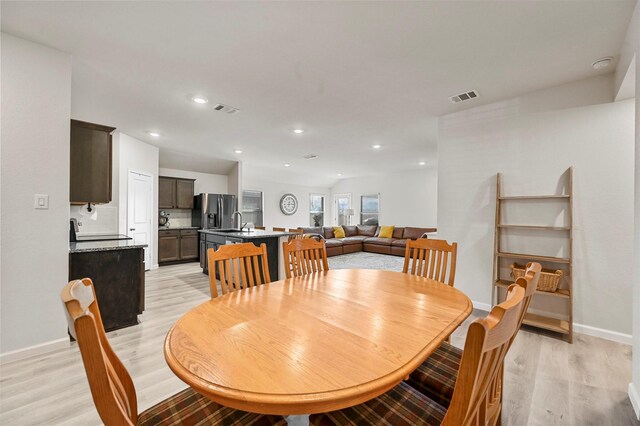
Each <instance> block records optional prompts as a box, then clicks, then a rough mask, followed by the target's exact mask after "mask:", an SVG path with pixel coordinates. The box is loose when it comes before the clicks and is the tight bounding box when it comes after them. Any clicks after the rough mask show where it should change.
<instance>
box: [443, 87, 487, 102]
mask: <svg viewBox="0 0 640 426" xmlns="http://www.w3.org/2000/svg"><path fill="white" fill-rule="evenodd" d="M478 96H480V95H478V91H477V90H472V91H470V92H464V93H460V94H459V95H455V96H451V97H450V98H449V99H451V102H453V103H454V104H457V103H458V102H464V101H468V100H471V99H475V98H477V97H478Z"/></svg>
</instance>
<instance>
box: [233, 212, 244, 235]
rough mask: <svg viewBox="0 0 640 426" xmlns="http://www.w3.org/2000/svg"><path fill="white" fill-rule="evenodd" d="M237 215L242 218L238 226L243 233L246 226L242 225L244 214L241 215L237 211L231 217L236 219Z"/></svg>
mask: <svg viewBox="0 0 640 426" xmlns="http://www.w3.org/2000/svg"><path fill="white" fill-rule="evenodd" d="M236 215H238V216H240V222H239V223H238V225H239V226H240V232H242V229H243V228H244V225H243V224H242V213H240V212H239V211H235V212H233V214H232V215H231V217H234V218H235V216H236Z"/></svg>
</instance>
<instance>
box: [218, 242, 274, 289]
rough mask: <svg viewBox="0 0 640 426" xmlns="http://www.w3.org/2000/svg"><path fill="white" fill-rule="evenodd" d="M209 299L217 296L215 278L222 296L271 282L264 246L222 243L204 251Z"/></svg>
mask: <svg viewBox="0 0 640 426" xmlns="http://www.w3.org/2000/svg"><path fill="white" fill-rule="evenodd" d="M207 259H208V261H209V287H210V288H211V297H212V298H214V297H218V285H217V281H216V276H218V277H219V278H220V289H221V290H222V294H227V293H229V292H231V291H235V290H240V289H243V288H248V287H254V286H257V285H260V284H266V283H270V282H271V277H270V276H269V265H268V260H267V246H266V244H264V243H262V244H260V247H258V246H256V245H254V244H253V243H241V244H226V245H222V246H220V247H218V250H214V249H213V248H210V249H209V250H207Z"/></svg>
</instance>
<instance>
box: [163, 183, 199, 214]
mask: <svg viewBox="0 0 640 426" xmlns="http://www.w3.org/2000/svg"><path fill="white" fill-rule="evenodd" d="M193 182H194V179H182V178H174V177H167V176H160V179H159V181H158V208H160V209H192V208H193Z"/></svg>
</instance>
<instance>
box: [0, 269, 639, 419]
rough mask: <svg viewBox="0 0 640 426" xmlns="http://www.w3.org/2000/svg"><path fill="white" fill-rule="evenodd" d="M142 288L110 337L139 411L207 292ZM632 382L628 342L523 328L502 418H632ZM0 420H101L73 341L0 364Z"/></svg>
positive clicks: (163, 393)
mask: <svg viewBox="0 0 640 426" xmlns="http://www.w3.org/2000/svg"><path fill="white" fill-rule="evenodd" d="M329 260H330V261H331V259H329ZM61 286H62V284H61ZM146 290H147V295H146V311H145V313H144V314H143V315H142V316H141V317H140V324H139V325H138V326H135V327H129V328H126V329H124V330H119V331H114V332H111V333H109V334H108V336H109V340H110V342H111V344H112V346H113V348H114V350H115V351H116V353H117V354H118V355H119V356H120V358H121V359H122V360H123V361H124V363H125V365H126V367H127V369H128V370H129V372H130V373H131V375H132V376H133V380H134V382H135V385H136V389H137V393H138V405H139V409H140V411H142V410H144V409H146V408H148V407H150V406H151V405H153V404H155V403H157V402H159V401H160V400H162V399H164V398H166V397H168V396H170V395H172V394H174V393H176V392H177V391H179V390H181V389H183V388H184V387H185V385H184V384H183V383H182V382H181V381H180V380H179V379H177V378H176V377H175V376H174V375H173V373H172V372H171V371H170V370H169V368H168V367H167V364H166V363H165V361H164V357H163V354H162V345H163V342H164V337H165V335H166V333H167V331H168V329H169V328H170V327H171V325H172V324H173V323H174V322H175V321H176V320H177V319H178V318H179V317H180V316H181V315H182V314H184V313H185V312H186V311H187V310H189V309H190V308H191V307H194V306H196V305H197V304H199V303H201V302H202V301H205V300H207V299H208V298H209V284H208V279H207V277H206V276H205V275H203V274H202V272H201V271H200V269H199V268H198V264H197V263H189V264H183V265H176V266H165V267H162V268H160V269H158V270H155V271H151V272H148V273H147V281H146ZM483 314H484V313H483V312H474V314H473V315H472V317H475V316H478V315H483ZM60 315H63V313H62V309H61V310H60ZM471 320H472V318H470V319H469V320H468V321H467V322H466V323H465V325H463V326H462V327H461V328H460V329H459V330H458V331H456V333H454V335H453V337H452V342H453V343H454V344H456V345H459V346H461V345H462V344H463V342H464V336H465V333H466V328H467V326H468V323H469V322H470V321H471ZM630 380H631V347H630V346H627V345H622V344H618V343H613V342H609V341H606V340H602V339H598V338H594V337H590V336H585V335H581V334H576V336H575V341H574V344H573V345H569V344H567V343H565V342H563V341H561V340H558V339H555V338H553V337H549V336H547V335H544V334H540V333H538V332H534V331H531V330H522V331H521V332H520V334H519V336H518V338H517V339H516V342H515V344H514V346H513V347H512V348H511V351H510V353H509V355H508V356H507V362H506V375H505V408H504V411H503V423H504V424H505V425H518V426H520V425H615V426H623V425H639V424H640V422H638V421H637V420H635V417H634V413H633V409H632V408H631V403H630V402H629V399H628V397H627V386H628V383H629V381H630ZM0 424H2V425H58V424H64V425H94V424H95V425H97V424H100V419H99V417H98V415H97V413H96V411H95V408H94V406H93V402H92V400H91V395H90V394H89V388H88V385H87V380H86V376H85V373H84V369H83V367H82V360H81V359H80V355H79V353H78V350H77V347H76V346H75V345H72V346H70V347H69V348H65V349H61V350H58V351H56V352H53V353H49V354H47V355H42V356H37V357H33V358H30V359H26V360H22V361H17V362H13V363H8V364H5V365H3V366H1V367H0Z"/></svg>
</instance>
